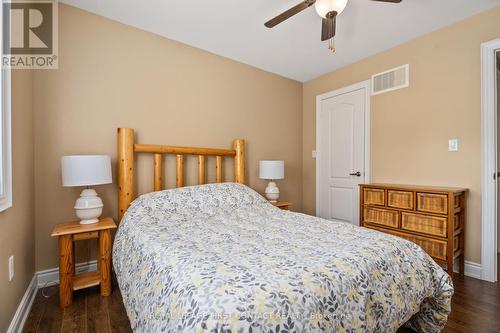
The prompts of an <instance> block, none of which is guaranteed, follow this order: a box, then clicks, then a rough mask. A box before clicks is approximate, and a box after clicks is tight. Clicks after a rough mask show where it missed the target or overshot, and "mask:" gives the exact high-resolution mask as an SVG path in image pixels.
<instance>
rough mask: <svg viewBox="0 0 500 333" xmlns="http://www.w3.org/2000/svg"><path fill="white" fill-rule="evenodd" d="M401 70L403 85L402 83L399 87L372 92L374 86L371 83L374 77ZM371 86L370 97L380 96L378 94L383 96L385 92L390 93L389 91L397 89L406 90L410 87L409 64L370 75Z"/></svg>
mask: <svg viewBox="0 0 500 333" xmlns="http://www.w3.org/2000/svg"><path fill="white" fill-rule="evenodd" d="M401 68H403V69H404V70H405V83H403V84H401V85H399V86H394V87H392V88H389V89H384V90H379V91H374V89H375V85H374V84H373V81H374V79H375V77H376V76H380V75H384V74H387V73H390V72H395V71H397V70H399V69H401ZM371 86H372V88H371V94H372V96H377V95H380V94H383V93H387V92H390V91H394V90H399V89H403V88H408V87H409V86H410V64H406V65H402V66H399V67H396V68H392V69H389V70H386V71H384V72H381V73H377V74H374V75H372V78H371Z"/></svg>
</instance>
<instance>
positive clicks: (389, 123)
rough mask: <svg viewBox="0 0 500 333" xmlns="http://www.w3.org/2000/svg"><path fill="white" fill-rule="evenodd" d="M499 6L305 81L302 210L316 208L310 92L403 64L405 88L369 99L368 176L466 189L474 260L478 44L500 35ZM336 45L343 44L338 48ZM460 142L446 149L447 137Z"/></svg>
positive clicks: (477, 215) (477, 214)
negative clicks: (406, 69)
mask: <svg viewBox="0 0 500 333" xmlns="http://www.w3.org/2000/svg"><path fill="white" fill-rule="evenodd" d="M499 22H500V7H496V8H494V9H492V10H489V11H487V12H484V13H482V14H480V15H477V16H474V17H472V18H469V19H467V20H465V21H461V22H459V23H457V24H454V25H452V26H449V27H447V28H444V29H442V30H438V31H436V32H433V33H431V34H428V35H425V36H423V37H420V38H418V39H415V40H413V41H410V42H408V43H405V44H402V45H400V46H397V47H395V48H393V49H390V50H388V51H386V52H383V53H380V54H378V55H375V56H373V57H370V58H367V59H365V60H362V61H360V62H358V63H355V64H353V65H350V66H347V67H345V68H342V69H340V70H337V71H335V72H332V73H329V74H327V75H324V76H322V77H320V78H317V79H314V80H312V81H309V82H306V83H305V84H304V89H303V103H304V106H303V152H302V153H303V171H302V175H303V179H302V182H303V193H302V198H303V202H302V204H303V209H304V211H305V212H307V213H314V210H315V161H314V160H313V159H312V158H311V150H313V149H314V147H315V135H316V134H315V112H316V108H315V98H316V95H319V94H322V93H325V92H328V91H331V90H335V89H338V88H341V87H344V86H347V85H350V84H353V83H356V82H360V81H363V80H367V79H369V78H370V76H371V75H372V74H375V73H378V72H381V71H384V70H387V69H390V68H393V67H396V66H399V65H402V64H406V63H409V64H410V66H411V69H410V71H411V82H410V87H409V88H408V89H403V90H398V91H395V92H391V93H386V94H383V95H379V96H375V97H373V98H372V110H371V115H372V122H371V126H372V127H371V130H372V135H371V152H372V165H371V168H372V170H371V172H372V181H375V182H392V183H414V184H427V185H429V184H431V185H450V186H465V187H468V188H470V196H469V200H470V201H469V202H470V204H469V208H470V209H469V213H468V226H467V229H468V230H467V237H466V242H467V244H466V259H467V260H472V261H475V262H479V261H480V242H481V238H480V237H481V236H480V233H481V227H480V225H481V222H480V221H481V211H480V206H481V193H480V191H481V185H480V177H481V169H480V165H481V138H480V136H481V125H480V118H481V110H480V107H481V101H480V44H481V43H482V42H485V41H488V40H491V39H494V38H498V37H500V24H499ZM339 47H340V48H341V46H339ZM451 138H458V139H459V140H460V142H459V145H460V151H459V152H457V153H449V152H448V151H447V141H448V139H451Z"/></svg>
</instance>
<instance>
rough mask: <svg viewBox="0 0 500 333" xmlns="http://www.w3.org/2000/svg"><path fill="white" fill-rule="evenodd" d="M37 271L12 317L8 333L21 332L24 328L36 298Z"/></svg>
mask: <svg viewBox="0 0 500 333" xmlns="http://www.w3.org/2000/svg"><path fill="white" fill-rule="evenodd" d="M36 276H37V275H36V273H35V275H33V278H32V279H31V282H30V284H29V285H28V289H26V292H25V293H24V296H23V298H22V299H21V302H20V303H19V306H18V307H17V310H16V313H15V314H14V317H13V318H12V320H11V322H10V325H9V328H7V333H18V332H21V331H22V330H23V328H24V324H25V323H26V319H27V318H28V314H29V313H30V310H31V306H32V305H33V301H34V300H35V296H36V292H37V290H38V286H37V281H36V280H37V278H36Z"/></svg>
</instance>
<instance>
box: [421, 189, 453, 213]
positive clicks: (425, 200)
mask: <svg viewBox="0 0 500 333" xmlns="http://www.w3.org/2000/svg"><path fill="white" fill-rule="evenodd" d="M417 210H418V211H421V212H428V213H437V214H448V196H447V195H446V194H437V193H417Z"/></svg>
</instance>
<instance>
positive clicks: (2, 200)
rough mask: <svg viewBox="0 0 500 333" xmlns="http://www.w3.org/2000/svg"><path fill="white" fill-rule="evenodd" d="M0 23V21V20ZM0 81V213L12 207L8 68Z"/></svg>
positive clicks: (0, 37)
mask: <svg viewBox="0 0 500 333" xmlns="http://www.w3.org/2000/svg"><path fill="white" fill-rule="evenodd" d="M3 14H4V13H3V6H0V17H2V18H3ZM0 21H1V20H0ZM2 43H3V23H2V22H0V44H2ZM0 75H1V81H0V96H1V99H0V103H1V107H0V126H1V128H0V134H1V137H0V163H1V166H0V172H1V174H0V178H1V183H0V186H2V187H3V188H0V193H2V195H0V212H1V211H4V210H6V209H7V208H10V207H12V132H11V130H12V128H11V126H12V125H11V122H12V108H11V106H12V105H11V72H10V69H9V68H3V67H2V69H1V73H0Z"/></svg>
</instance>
